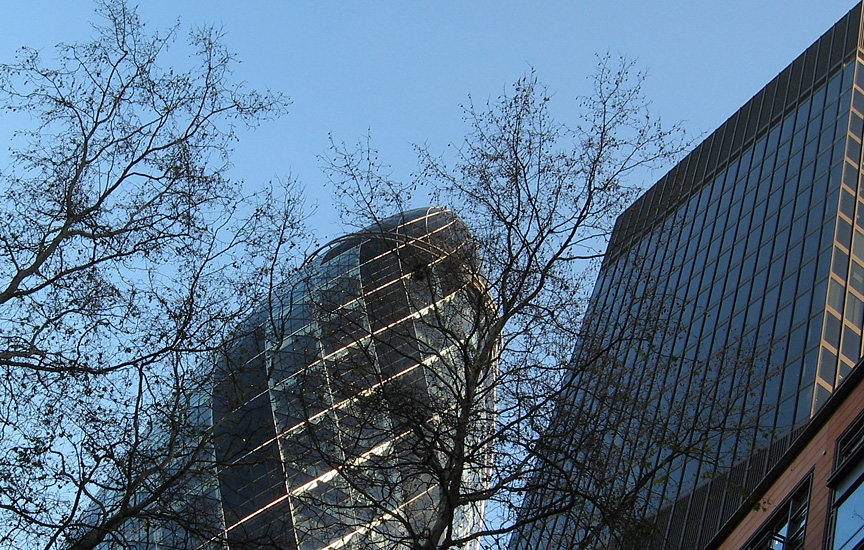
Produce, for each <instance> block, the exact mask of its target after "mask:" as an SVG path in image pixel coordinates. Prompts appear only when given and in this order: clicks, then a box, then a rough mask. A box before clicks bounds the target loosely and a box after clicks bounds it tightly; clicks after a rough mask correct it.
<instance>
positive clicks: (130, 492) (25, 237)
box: [0, 0, 302, 549]
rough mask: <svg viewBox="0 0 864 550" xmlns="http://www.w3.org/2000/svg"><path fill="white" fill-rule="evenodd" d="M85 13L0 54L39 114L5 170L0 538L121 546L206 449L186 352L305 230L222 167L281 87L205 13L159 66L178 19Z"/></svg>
mask: <svg viewBox="0 0 864 550" xmlns="http://www.w3.org/2000/svg"><path fill="white" fill-rule="evenodd" d="M97 15H98V17H99V22H98V23H97V24H96V25H94V26H93V31H92V32H93V38H92V40H90V41H89V42H84V43H74V44H61V45H59V46H58V47H57V49H56V57H55V58H53V59H51V60H48V61H47V62H46V61H43V55H42V54H41V53H40V52H39V51H37V50H34V49H29V48H24V49H22V50H20V51H19V52H18V54H17V58H16V60H15V62H14V63H11V64H4V65H0V105H2V107H3V109H4V110H5V111H6V112H7V113H10V114H11V115H12V116H17V115H16V113H21V114H23V115H24V116H25V117H29V120H32V121H34V123H35V127H34V128H32V129H28V130H21V131H20V132H18V134H17V135H16V136H15V137H14V139H13V140H12V143H13V146H14V147H15V148H13V149H12V150H11V153H10V157H9V161H8V164H7V167H6V168H5V169H4V170H3V172H2V173H0V181H2V184H0V189H2V191H0V192H2V194H3V201H2V205H0V209H2V212H0V273H2V275H0V370H2V373H3V374H2V377H0V525H2V526H3V527H2V528H0V547H3V548H56V547H64V546H69V547H72V548H82V549H83V548H93V547H95V546H96V545H97V544H99V543H100V542H103V541H105V542H114V543H116V544H117V545H118V546H122V545H123V544H125V543H126V542H128V539H129V537H131V536H132V535H131V533H132V532H133V531H134V530H133V529H130V528H128V522H129V521H130V520H135V521H139V522H142V525H143V523H146V522H147V521H150V520H149V519H147V517H151V518H153V520H154V521H156V519H158V518H159V517H162V518H163V519H164V517H165V516H168V515H171V514H172V513H173V515H174V519H175V520H176V519H177V517H178V514H177V512H178V503H179V502H184V498H185V497H184V498H181V496H182V495H184V494H185V493H184V492H183V491H186V490H188V487H189V486H190V485H188V484H185V482H181V481H182V480H184V479H186V478H188V477H189V476H193V477H194V476H204V475H207V474H206V472H207V471H208V467H210V466H212V451H211V450H210V447H209V446H208V443H207V437H208V435H209V434H210V433H212V427H208V423H209V420H208V419H207V418H205V417H208V415H209V401H207V399H208V397H202V396H209V391H210V389H211V382H208V381H207V380H202V379H201V376H200V368H201V367H200V365H201V363H202V362H204V361H205V360H206V361H211V358H212V356H213V354H214V353H215V352H216V351H217V350H218V349H219V348H220V346H222V345H223V344H224V343H225V342H227V341H229V340H230V338H229V337H230V336H231V334H232V332H233V331H235V330H236V327H237V326H238V325H239V324H240V321H241V320H242V319H244V317H245V316H247V315H248V312H249V311H251V307H252V306H251V304H257V303H262V302H265V301H266V299H267V292H268V291H269V289H270V288H271V285H270V282H271V281H273V280H279V279H282V278H283V277H284V271H285V270H287V269H288V266H289V265H290V262H286V261H285V260H286V258H287V257H288V255H289V254H291V250H292V249H293V248H294V246H295V245H296V242H297V239H298V237H299V236H300V235H301V225H300V222H301V220H302V217H301V213H300V206H301V205H300V201H299V197H298V195H297V192H296V189H295V188H294V186H293V183H292V182H288V183H287V184H285V185H281V186H269V187H263V188H261V190H260V191H255V192H252V193H249V192H248V191H246V190H245V189H244V186H243V185H242V183H240V182H236V181H231V180H230V179H228V177H227V176H226V172H227V169H228V167H229V166H230V160H229V159H230V153H231V143H232V141H234V140H235V139H237V133H236V129H237V128H238V127H240V128H249V127H254V126H256V125H257V124H258V123H260V122H261V121H264V120H267V119H270V118H272V117H278V116H280V115H282V114H283V113H285V111H286V106H287V100H286V98H285V97H283V96H281V95H279V94H272V93H259V92H256V91H253V90H250V89H247V88H246V87H245V86H244V85H242V84H235V83H234V82H233V81H232V75H231V71H232V67H233V64H234V61H235V59H234V56H233V55H232V54H231V53H230V52H229V51H228V50H227V49H226V48H225V46H224V45H223V43H222V35H221V32H220V31H219V30H218V29H214V28H202V29H195V30H193V31H192V32H191V33H190V34H189V43H188V44H189V46H190V47H191V56H190V58H189V59H190V60H191V61H190V63H189V66H188V68H182V67H173V68H172V67H168V66H165V65H164V63H165V57H166V54H167V52H168V50H169V48H171V47H172V46H174V45H175V43H176V42H177V41H178V40H177V35H178V32H179V29H178V28H177V27H175V28H172V29H169V30H167V31H166V32H163V33H159V32H156V33H150V32H148V31H145V28H144V24H143V23H142V22H141V21H140V20H139V18H138V16H137V15H136V13H135V10H134V9H132V8H130V7H129V6H128V5H127V4H126V3H125V2H123V1H122V0H100V1H99V2H98V3H97ZM181 42H182V41H181ZM22 118H23V117H22ZM24 120H27V119H26V118H24ZM192 486H198V487H205V486H206V484H203V482H202V483H198V484H197V485H194V484H193V485H192ZM184 487H186V489H184ZM199 492H201V493H202V494H201V495H199V496H201V497H202V498H203V497H204V496H206V495H204V494H203V490H202V491H199ZM186 496H187V497H188V496H189V495H186ZM190 498H191V497H190ZM185 500H186V501H188V499H185ZM148 514H149V516H147V515H148ZM186 517H187V519H188V520H189V521H187V522H186V523H187V527H189V528H190V529H193V528H195V526H194V525H192V521H191V520H192V519H193V518H192V517H190V516H189V514H186ZM124 525H127V527H126V528H121V527H122V526H124ZM178 536H180V535H178Z"/></svg>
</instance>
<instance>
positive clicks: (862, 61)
mask: <svg viewBox="0 0 864 550" xmlns="http://www.w3.org/2000/svg"><path fill="white" fill-rule="evenodd" d="M861 29H862V21H861V6H860V5H858V6H856V7H855V8H853V9H852V10H851V11H850V12H849V13H848V14H847V15H846V16H845V17H843V18H842V19H841V20H840V21H839V22H838V23H837V24H836V25H834V26H833V27H832V28H831V29H830V30H828V32H826V33H825V34H824V35H823V36H822V37H821V38H819V39H818V40H817V41H816V42H815V43H813V45H812V46H810V47H809V48H808V49H807V50H806V51H805V52H804V53H803V54H801V56H799V57H798V58H797V59H795V60H794V61H793V62H792V63H791V64H790V65H789V66H788V67H786V68H785V69H784V70H783V71H782V72H781V73H780V74H779V75H778V76H777V77H776V78H774V79H773V80H771V82H769V83H768V85H767V86H765V88H763V89H762V90H761V91H759V92H758V93H757V94H756V95H755V96H754V97H753V98H752V99H750V101H748V102H747V103H746V104H745V105H744V106H743V107H742V108H741V109H740V110H739V111H738V112H736V113H735V114H734V115H732V117H730V118H729V119H728V120H727V121H726V122H725V123H724V124H723V125H721V126H720V128H718V129H717V130H716V131H715V132H714V133H712V134H711V135H710V136H709V137H708V138H707V139H706V140H705V141H704V142H702V143H701V144H700V145H699V146H698V147H696V149H695V150H694V151H693V152H691V153H690V154H689V155H688V156H687V157H686V158H685V159H684V160H683V161H681V162H680V163H679V164H678V165H677V166H675V167H674V168H673V169H672V170H670V171H669V173H668V174H666V175H665V176H664V177H663V178H662V179H661V180H660V181H659V182H657V183H656V184H655V185H654V186H653V187H652V188H651V189H649V190H648V191H647V192H646V193H645V194H644V195H643V196H642V197H640V198H639V199H638V200H637V201H636V202H635V204H633V205H632V206H631V207H630V208H628V209H627V211H626V212H624V213H623V215H622V216H621V217H620V218H619V219H618V221H617V223H616V226H615V230H614V233H613V235H612V238H611V242H610V245H609V249H608V251H607V254H606V257H605V260H604V263H603V266H602V269H601V272H600V275H599V278H598V281H597V283H596V287H595V290H594V293H593V297H592V302H591V311H592V313H591V314H590V315H589V316H588V317H587V319H588V321H587V322H586V323H587V332H588V333H590V334H592V335H594V337H595V338H597V339H600V340H602V339H603V338H604V337H605V336H606V335H610V336H609V338H611V334H613V333H615V332H616V330H615V327H616V326H617V324H619V323H621V322H622V320H623V319H646V318H653V319H655V321H658V323H657V326H658V327H659V326H660V325H661V324H662V325H663V326H667V327H674V328H673V329H672V330H659V329H658V330H657V331H656V332H655V333H654V334H653V335H652V338H651V342H650V344H651V347H650V349H651V350H665V351H666V352H667V353H663V354H661V353H657V354H656V355H655V356H654V357H651V355H650V353H649V354H648V355H647V356H648V359H647V361H646V360H645V359H644V356H645V349H638V348H635V349H634V346H632V344H628V343H624V342H622V343H617V344H616V343H614V342H608V343H609V344H610V345H613V346H614V347H615V350H614V351H613V354H615V355H617V356H618V357H619V358H620V359H621V362H622V363H623V364H625V365H628V364H629V365H633V366H634V367H636V366H638V369H639V372H638V373H630V374H628V376H629V377H630V378H631V379H632V385H631V391H661V390H660V388H668V389H667V390H662V391H676V388H686V387H688V386H689V385H690V384H691V383H692V381H693V379H694V378H702V377H705V376H710V375H712V374H711V373H712V371H711V369H699V370H696V369H691V368H690V367H689V365H692V364H697V363H702V364H711V363H710V359H711V358H712V357H714V356H720V355H722V356H724V357H729V356H730V354H731V355H734V356H736V357H739V358H747V359H748V361H746V363H748V364H749V365H751V366H750V367H748V368H747V369H742V368H741V365H742V364H743V363H737V364H736V363H735V362H728V363H725V364H716V363H715V365H714V368H719V369H736V368H738V369H741V374H740V375H736V374H735V373H728V372H727V373H725V375H726V376H727V379H729V380H734V383H735V384H738V385H739V387H740V385H746V386H747V387H748V389H749V390H750V391H749V392H748V395H746V397H745V399H744V400H743V401H742V403H741V405H742V407H741V409H740V413H739V414H736V415H732V416H731V417H730V418H729V419H728V422H729V424H728V431H727V434H726V436H725V437H723V438H722V441H721V442H720V443H719V445H718V448H717V449H716V455H715V456H714V457H712V459H719V460H720V462H722V463H723V464H724V466H725V467H724V468H720V469H716V468H715V467H713V466H711V467H709V466H706V462H704V461H702V462H700V461H697V460H687V459H683V458H682V459H681V460H678V461H676V462H675V463H674V466H673V467H672V468H670V469H669V470H667V471H664V473H663V475H661V476H658V477H657V479H656V481H655V483H654V484H653V486H652V488H651V489H650V491H651V493H650V496H649V497H647V498H646V499H645V501H644V502H646V503H647V504H646V509H645V511H644V513H645V516H646V517H649V518H652V522H653V524H654V527H655V530H656V532H655V539H654V540H655V547H657V548H664V549H672V548H685V549H688V550H690V549H696V548H703V547H706V546H707V545H709V543H712V542H711V541H712V539H714V538H715V536H716V535H717V534H718V533H719V532H721V531H722V529H723V527H724V525H727V524H728V523H729V521H730V519H731V518H733V517H736V513H739V511H740V510H742V509H746V508H747V507H752V505H753V503H752V502H751V501H749V500H748V499H747V498H746V497H747V495H748V494H749V493H750V492H751V491H753V490H755V489H756V488H757V487H759V486H760V484H762V483H763V482H764V481H765V480H766V476H767V475H768V473H769V472H770V471H771V470H772V467H773V466H774V465H775V464H776V463H778V461H779V460H780V459H781V458H782V457H783V456H784V455H785V454H786V453H787V451H789V449H790V446H791V445H792V444H793V442H794V441H796V438H797V437H798V436H799V434H801V433H802V430H804V429H805V428H806V427H807V426H808V424H810V422H811V418H813V417H814V415H816V414H817V413H818V412H819V411H820V410H821V409H822V408H823V407H824V406H825V404H826V402H828V401H829V400H830V399H831V397H832V394H833V393H834V392H835V390H836V389H837V388H838V387H839V386H840V385H841V384H843V382H844V380H846V379H847V378H848V377H849V376H850V373H852V370H853V368H854V366H855V365H856V363H858V361H859V359H860V358H861V356H862V329H864V190H862V188H861V173H862V170H861V167H862V160H861V155H862V137H864V50H862V48H864V34H862V30H861ZM646 281H650V282H651V283H650V284H646ZM730 352H731V353H730ZM670 358H675V359H674V360H671V361H670ZM736 365H737V366H736ZM716 374H717V373H716V371H715V372H714V375H716ZM714 387H715V388H717V389H718V390H719V388H722V385H721V384H718V385H717V386H714ZM573 395H579V394H578V392H573ZM722 397H723V396H721V395H713V396H710V399H708V400H706V402H709V403H711V402H714V403H716V402H718V400H722ZM862 408H864V407H862ZM560 414H561V415H564V416H565V417H566V415H567V414H568V413H567V406H566V405H565V406H564V407H562V410H561V411H560ZM565 458H566V457H562V463H566V461H565V460H564V459H565ZM805 473H806V472H805ZM802 479H803V474H802ZM814 483H815V482H814ZM733 489H734V490H733ZM808 494H809V493H808ZM814 494H815V493H814ZM799 496H800V495H799ZM535 498H536V500H537V502H538V503H540V504H542V502H543V497H542V495H540V496H538V497H535ZM799 501H800V498H799ZM774 504H778V503H774ZM538 505H539V504H538ZM800 509H801V507H800V506H798V507H797V508H796V510H798V511H800ZM804 510H805V511H806V506H805V507H804ZM580 512H584V510H578V511H576V512H574V513H580ZM790 514H791V515H790V517H793V516H794V514H792V513H791V512H790ZM766 517H767V516H766ZM795 517H798V516H795ZM787 519H788V518H787ZM799 519H800V517H799ZM790 521H791V520H790ZM780 523H781V524H782V522H780ZM573 524H574V521H572V518H568V517H567V515H566V514H562V515H559V516H556V517H554V518H552V519H550V520H548V521H546V522H543V523H541V524H538V525H536V526H534V527H533V528H532V529H530V530H527V531H525V532H522V533H520V534H519V535H518V536H517V537H516V538H515V539H514V545H515V546H517V547H525V548H528V547H532V548H534V547H537V546H541V547H542V546H544V544H545V545H546V546H548V547H550V548H551V547H554V548H562V547H566V546H567V545H568V544H570V543H572V542H573V541H574V540H576V539H578V537H580V536H581V534H580V533H578V532H576V531H575V530H573V528H572V525H573ZM788 524H789V521H787V522H786V524H784V525H787V526H788ZM787 531H788V529H787ZM778 532H779V531H778ZM801 533H803V528H802V530H801ZM787 535H788V533H787ZM778 536H779V535H778ZM802 536H803V535H802ZM784 537H785V538H784ZM781 539H783V540H781ZM796 540H797V539H794V537H792V536H785V535H784V536H783V537H780V538H776V539H775V543H774V545H773V546H758V548H772V549H780V548H783V549H789V548H798V547H799V546H795V545H794V544H798V543H800V542H801V540H803V539H801V540H798V541H797V542H796ZM520 541H521V542H520ZM526 541H530V542H526ZM553 541H554V542H553ZM520 544H521V545H522V546H520ZM645 544H646V545H647V543H645ZM853 546H854V545H850V546H848V547H847V546H844V547H843V548H852V547H853ZM855 547H857V546H855ZM754 548H755V547H754ZM814 548H815V547H814ZM838 548H839V547H838Z"/></svg>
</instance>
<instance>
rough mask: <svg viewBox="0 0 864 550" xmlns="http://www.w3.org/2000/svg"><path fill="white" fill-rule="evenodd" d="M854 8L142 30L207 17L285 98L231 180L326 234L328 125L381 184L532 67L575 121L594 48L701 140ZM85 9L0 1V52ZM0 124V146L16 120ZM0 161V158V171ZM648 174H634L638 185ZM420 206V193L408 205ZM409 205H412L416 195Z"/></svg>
mask: <svg viewBox="0 0 864 550" xmlns="http://www.w3.org/2000/svg"><path fill="white" fill-rule="evenodd" d="M852 5H853V2H851V1H850V0H818V1H814V0H782V1H781V0H749V1H745V0H720V1H713V2H709V1H703V0H642V1H640V2H635V1H626V2H625V1H623V0H594V1H591V2H588V1H585V0H578V1H571V2H564V1H554V2H552V1H549V2H542V1H534V2H529V1H527V0H523V1H518V2H517V1H505V0H501V1H492V0H478V1H473V2H469V1H461V2H459V1H441V2H432V1H427V2H419V1H402V2H395V1H386V2H385V1H380V2H371V1H367V2H330V1H311V0H310V1H304V2H299V1H281V2H276V1H263V0H246V1H244V2H238V1H236V0H234V1H230V2H228V1H224V0H211V1H192V0H173V1H167V0H149V1H148V2H146V3H142V4H141V5H140V7H139V13H140V15H141V16H142V18H143V19H144V20H145V21H147V22H148V24H149V26H151V27H155V28H164V27H167V26H170V25H171V24H172V23H173V22H174V21H175V20H176V19H177V18H179V19H180V21H181V24H182V25H183V26H186V27H188V26H191V25H200V24H215V25H217V26H222V27H223V28H224V30H225V32H226V33H227V36H226V39H225V41H226V43H227V44H228V46H229V48H230V49H231V50H232V51H234V52H236V53H237V55H238V57H239V58H240V59H241V60H242V61H243V63H242V64H241V65H240V67H239V68H238V71H237V75H236V76H237V78H238V79H240V80H245V81H248V82H249V84H250V85H252V86H254V87H259V88H263V87H268V88H270V89H273V90H279V91H281V92H284V93H285V94H287V95H288V96H290V97H291V99H292V101H293V104H292V106H291V109H290V114H289V115H288V116H287V117H285V118H283V119H281V120H278V121H276V122H270V123H267V124H265V125H264V126H263V127H261V128H260V129H258V130H256V131H254V132H251V133H243V134H242V135H241V141H240V143H238V144H237V147H236V152H235V157H234V168H233V170H232V176H233V177H235V178H239V179H243V180H245V181H246V182H248V183H249V184H250V185H254V184H255V183H258V182H261V181H267V180H270V179H273V178H274V177H283V178H284V177H286V176H287V175H288V174H292V175H293V176H295V177H296V178H298V179H299V180H300V181H301V182H302V183H303V184H304V185H305V187H306V190H307V193H308V196H309V198H310V201H311V202H313V203H317V204H318V213H317V214H316V215H315V216H314V217H313V218H312V219H311V223H312V225H313V226H314V228H315V229H316V230H317V232H318V234H319V235H320V236H321V237H322V238H326V237H328V236H332V235H334V234H335V233H338V232H340V227H339V225H338V222H337V220H335V216H336V215H335V213H334V210H333V209H332V206H331V198H330V190H329V189H328V188H327V185H326V177H325V176H324V174H323V173H322V171H321V169H320V167H321V164H322V162H321V160H320V157H319V156H320V155H321V154H324V153H326V151H327V147H328V144H329V141H328V133H332V135H333V136H334V138H335V139H337V140H344V141H347V142H349V143H350V142H354V141H356V140H357V139H359V138H360V137H361V136H363V135H365V134H366V133H367V131H368V132H369V133H371V136H372V140H373V146H375V147H376V148H377V149H378V150H379V151H380V153H381V157H382V159H383V160H384V161H385V162H386V163H388V164H390V165H391V166H392V172H393V175H394V177H401V178H407V177H408V176H409V174H410V172H411V170H412V168H413V167H414V166H415V157H414V153H413V149H412V144H415V143H424V144H427V145H428V146H429V148H430V149H431V151H432V152H441V151H443V150H444V149H445V148H446V146H447V144H448V143H450V142H459V141H460V139H461V137H462V136H463V135H464V133H465V130H466V127H465V125H464V123H463V122H462V119H461V116H462V111H461V109H460V107H459V105H460V104H464V103H465V102H466V101H467V100H468V97H469V95H470V96H471V97H473V99H474V101H475V103H482V102H484V101H485V100H486V99H487V98H490V97H491V98H494V97H496V96H497V95H499V94H500V93H501V92H502V91H504V90H505V89H506V88H508V86H509V85H510V84H512V83H513V82H514V81H515V80H516V79H518V78H519V77H520V76H523V75H524V74H525V73H527V72H528V71H529V70H530V69H531V68H532V67H533V68H534V69H535V70H536V72H537V75H538V77H539V78H540V80H541V81H542V82H544V83H545V84H546V85H547V86H548V87H549V88H550V90H551V92H552V93H553V94H554V95H553V96H552V99H553V102H552V111H553V114H554V115H555V116H556V118H557V119H558V120H559V121H561V122H564V123H567V122H569V121H575V117H576V113H577V105H576V102H575V101H574V98H575V97H576V96H578V95H580V94H585V93H588V91H589V89H588V82H587V80H586V75H588V74H589V73H590V72H591V70H592V67H593V65H594V63H595V57H594V55H595V53H604V52H607V51H608V52H611V53H612V54H619V53H620V54H625V55H627V56H629V57H632V58H635V59H636V60H637V61H638V65H639V67H641V68H643V69H646V70H647V71H648V72H649V74H650V77H649V80H648V83H647V85H646V92H647V95H648V96H649V97H650V98H651V99H652V101H653V103H654V111H655V112H656V113H658V114H659V115H660V116H661V117H662V119H663V120H664V121H666V122H678V121H681V122H683V124H684V126H685V128H686V129H687V130H688V132H689V133H691V134H697V135H698V134H707V133H708V132H710V131H711V130H713V129H715V128H716V127H717V126H718V125H719V124H721V123H722V122H723V121H724V120H725V119H726V118H728V117H729V116H730V115H731V114H732V113H733V112H734V111H735V109H737V108H738V107H739V106H740V105H742V104H743V103H744V102H745V101H746V100H747V99H749V98H750V97H751V96H752V95H753V94H754V93H756V92H757V91H758V90H759V89H760V88H761V87H762V86H763V85H764V84H765V83H767V82H768V81H769V80H770V79H771V78H772V77H773V76H774V75H775V74H777V73H778V72H779V71H780V70H781V69H782V68H783V67H784V66H786V65H787V64H788V63H789V62H791V61H792V59H794V58H795V57H796V56H797V55H798V54H799V53H801V52H802V51H803V50H804V49H805V48H806V47H807V46H808V45H809V44H810V43H812V42H813V41H814V40H816V39H817V38H818V37H819V36H820V35H821V34H822V33H823V32H824V31H825V30H827V29H828V28H829V27H830V26H831V25H832V24H833V23H834V22H835V21H836V20H838V19H839V18H840V17H842V16H843V15H844V14H845V13H846V12H847V11H848V10H849V9H850V8H851V7H852ZM92 19H93V5H92V3H90V2H88V1H85V0H64V1H62V2H61V1H59V0H30V1H29V2H16V3H14V4H12V5H10V6H5V7H4V13H3V18H2V23H0V30H2V32H0V61H6V60H11V59H12V56H13V54H14V50H15V49H16V48H17V47H19V46H21V45H25V44H26V45H30V46H34V47H37V48H40V49H42V50H44V52H45V53H46V54H49V53H50V49H51V47H52V46H53V45H54V44H56V43H58V42H61V41H65V42H72V41H76V40H86V39H87V38H88V37H89V36H90V35H91V33H92V31H91V29H90V28H89V26H88V24H87V22H88V21H90V20H92ZM8 120H9V119H7V121H4V120H3V119H0V151H3V150H5V145H6V142H7V141H8V137H9V136H10V135H11V132H12V131H13V130H14V129H15V128H14V127H13V126H12V124H10V123H9V122H8ZM3 164H5V160H4V159H0V166H2V165H3ZM660 175H662V174H655V175H654V176H646V177H645V179H646V181H645V182H644V184H645V186H646V187H647V186H648V185H650V184H651V183H653V181H652V180H653V179H656V178H657V177H659V176H660ZM418 201H419V202H422V198H420V199H418ZM418 205H419V204H418Z"/></svg>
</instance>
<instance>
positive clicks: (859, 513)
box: [828, 417, 864, 550]
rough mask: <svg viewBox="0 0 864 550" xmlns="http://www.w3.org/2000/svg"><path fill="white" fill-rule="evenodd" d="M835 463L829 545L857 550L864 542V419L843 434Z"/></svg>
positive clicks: (841, 548) (829, 484)
mask: <svg viewBox="0 0 864 550" xmlns="http://www.w3.org/2000/svg"><path fill="white" fill-rule="evenodd" d="M835 462H836V465H835V469H834V474H833V475H832V476H831V478H830V479H829V480H828V486H829V487H831V488H832V489H833V490H834V504H833V505H832V507H831V523H830V529H829V544H828V548H830V549H831V550H853V549H855V548H859V547H860V545H861V544H862V543H864V484H862V481H864V418H861V417H859V418H858V419H857V420H856V421H855V422H854V423H853V424H852V426H850V427H849V429H847V430H846V432H845V433H844V434H843V435H842V436H840V439H839V440H838V441H837V455H836V459H835Z"/></svg>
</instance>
